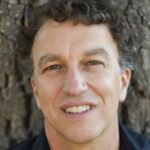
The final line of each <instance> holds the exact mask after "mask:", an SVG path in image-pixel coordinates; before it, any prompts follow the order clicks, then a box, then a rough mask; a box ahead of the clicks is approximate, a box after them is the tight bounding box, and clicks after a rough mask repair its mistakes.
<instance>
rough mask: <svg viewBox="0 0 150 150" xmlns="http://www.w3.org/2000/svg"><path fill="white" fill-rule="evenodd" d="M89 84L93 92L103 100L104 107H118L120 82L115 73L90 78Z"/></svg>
mask: <svg viewBox="0 0 150 150" xmlns="http://www.w3.org/2000/svg"><path fill="white" fill-rule="evenodd" d="M88 84H89V86H90V88H91V89H92V91H94V93H96V95H97V96H99V97H100V99H102V101H101V103H102V104H101V105H102V107H107V106H108V107H116V106H114V105H118V102H119V91H120V88H119V87H120V80H119V76H118V75H116V74H115V73H112V72H111V73H110V72H107V73H104V74H101V75H96V76H94V77H92V76H89V77H88Z"/></svg>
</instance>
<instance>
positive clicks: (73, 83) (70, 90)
mask: <svg viewBox="0 0 150 150" xmlns="http://www.w3.org/2000/svg"><path fill="white" fill-rule="evenodd" d="M87 89H88V86H87V84H86V82H85V79H84V78H83V76H82V75H81V73H80V72H79V71H69V72H68V73H67V75H66V78H65V81H64V86H63V90H64V92H65V93H67V94H69V95H74V96H77V95H80V94H81V93H83V92H85V91H86V90H87Z"/></svg>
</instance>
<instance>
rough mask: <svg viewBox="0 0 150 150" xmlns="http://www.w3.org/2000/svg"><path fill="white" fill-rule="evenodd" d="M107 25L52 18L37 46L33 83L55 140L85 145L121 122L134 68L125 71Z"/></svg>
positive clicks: (34, 48) (34, 53)
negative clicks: (122, 103) (119, 116)
mask: <svg viewBox="0 0 150 150" xmlns="http://www.w3.org/2000/svg"><path fill="white" fill-rule="evenodd" d="M118 57H119V55H118V51H117V45H116V42H115V41H114V40H113V38H112V36H111V34H110V32H109V30H108V28H107V26H106V25H104V24H101V25H89V26H88V25H87V26H86V25H81V24H78V25H73V24H72V23H71V22H66V23H56V22H53V21H47V22H46V23H45V24H44V25H43V26H42V27H41V28H40V30H39V31H38V33H37V35H36V38H35V41H34V44H33V63H34V78H33V79H32V86H33V90H34V94H35V97H36V102H37V105H38V107H39V108H40V109H41V111H42V113H43V115H44V120H45V126H46V128H47V130H48V131H50V132H51V135H53V136H54V137H55V138H61V139H65V140H68V141H72V142H75V143H82V142H86V141H89V140H94V139H97V138H100V136H102V134H103V133H104V132H105V131H107V129H109V128H110V127H112V126H113V124H115V123H116V122H117V109H118V104H119V101H123V100H124V99H125V96H126V91H127V87H128V84H129V79H130V70H129V69H124V70H121V69H120V66H119V63H118V59H119V58H118Z"/></svg>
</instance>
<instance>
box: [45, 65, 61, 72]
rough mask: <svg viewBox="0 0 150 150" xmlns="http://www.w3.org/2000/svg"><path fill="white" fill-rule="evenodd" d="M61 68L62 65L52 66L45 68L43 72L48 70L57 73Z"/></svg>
mask: <svg viewBox="0 0 150 150" xmlns="http://www.w3.org/2000/svg"><path fill="white" fill-rule="evenodd" d="M62 68H63V67H62V65H59V64H54V65H50V66H48V67H46V68H45V69H44V71H43V72H45V71H48V70H49V71H59V70H61V69H62Z"/></svg>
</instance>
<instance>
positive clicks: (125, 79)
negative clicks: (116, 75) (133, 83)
mask: <svg viewBox="0 0 150 150" xmlns="http://www.w3.org/2000/svg"><path fill="white" fill-rule="evenodd" d="M130 79H131V70H130V69H129V68H125V69H123V70H122V72H121V79H120V80H121V88H120V102H123V101H124V100H125V98H126V96H127V91H128V87H129V83H130Z"/></svg>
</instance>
